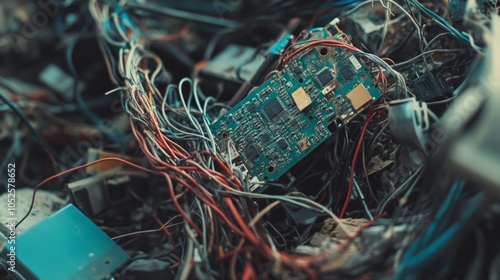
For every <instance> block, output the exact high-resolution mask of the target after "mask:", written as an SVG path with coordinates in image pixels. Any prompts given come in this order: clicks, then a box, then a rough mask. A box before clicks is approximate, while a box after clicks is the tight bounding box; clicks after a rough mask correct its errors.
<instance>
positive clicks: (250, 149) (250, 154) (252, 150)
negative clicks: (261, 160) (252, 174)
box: [245, 145, 259, 160]
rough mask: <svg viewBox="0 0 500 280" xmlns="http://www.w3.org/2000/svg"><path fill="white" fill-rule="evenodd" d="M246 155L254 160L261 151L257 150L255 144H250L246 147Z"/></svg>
mask: <svg viewBox="0 0 500 280" xmlns="http://www.w3.org/2000/svg"><path fill="white" fill-rule="evenodd" d="M245 156H246V158H247V159H248V160H254V159H255V158H256V157H258V156H259V152H257V149H256V148H255V146H254V145H249V146H248V147H246V148H245Z"/></svg>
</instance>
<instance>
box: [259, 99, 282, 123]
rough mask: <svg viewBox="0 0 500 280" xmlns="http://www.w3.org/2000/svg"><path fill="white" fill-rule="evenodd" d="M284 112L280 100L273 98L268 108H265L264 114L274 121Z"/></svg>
mask: <svg viewBox="0 0 500 280" xmlns="http://www.w3.org/2000/svg"><path fill="white" fill-rule="evenodd" d="M281 112H283V105H281V102H280V101H279V100H278V98H273V99H272V100H271V101H270V102H269V103H267V105H266V106H264V110H263V113H264V115H266V117H267V118H268V119H269V120H270V121H272V120H273V119H274V118H275V117H276V116H278V115H279V114H280V113H281Z"/></svg>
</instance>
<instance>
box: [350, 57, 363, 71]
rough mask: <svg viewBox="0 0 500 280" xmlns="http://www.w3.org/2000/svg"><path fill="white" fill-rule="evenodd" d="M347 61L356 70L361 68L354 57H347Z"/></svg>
mask: <svg viewBox="0 0 500 280" xmlns="http://www.w3.org/2000/svg"><path fill="white" fill-rule="evenodd" d="M349 60H350V61H351V63H352V65H353V66H354V68H356V70H359V68H361V63H359V61H358V60H357V59H356V58H355V57H354V55H351V56H349Z"/></svg>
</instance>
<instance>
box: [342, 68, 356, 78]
mask: <svg viewBox="0 0 500 280" xmlns="http://www.w3.org/2000/svg"><path fill="white" fill-rule="evenodd" d="M354 74H355V72H354V70H352V68H351V66H344V67H343V68H342V69H340V75H342V78H344V80H346V81H349V80H350V79H351V78H352V77H353V76H354Z"/></svg>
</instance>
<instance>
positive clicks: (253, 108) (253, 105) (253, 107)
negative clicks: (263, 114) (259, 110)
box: [247, 103, 255, 112]
mask: <svg viewBox="0 0 500 280" xmlns="http://www.w3.org/2000/svg"><path fill="white" fill-rule="evenodd" d="M247 109H248V111H249V112H253V110H255V104H253V103H249V104H248V105H247Z"/></svg>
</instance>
